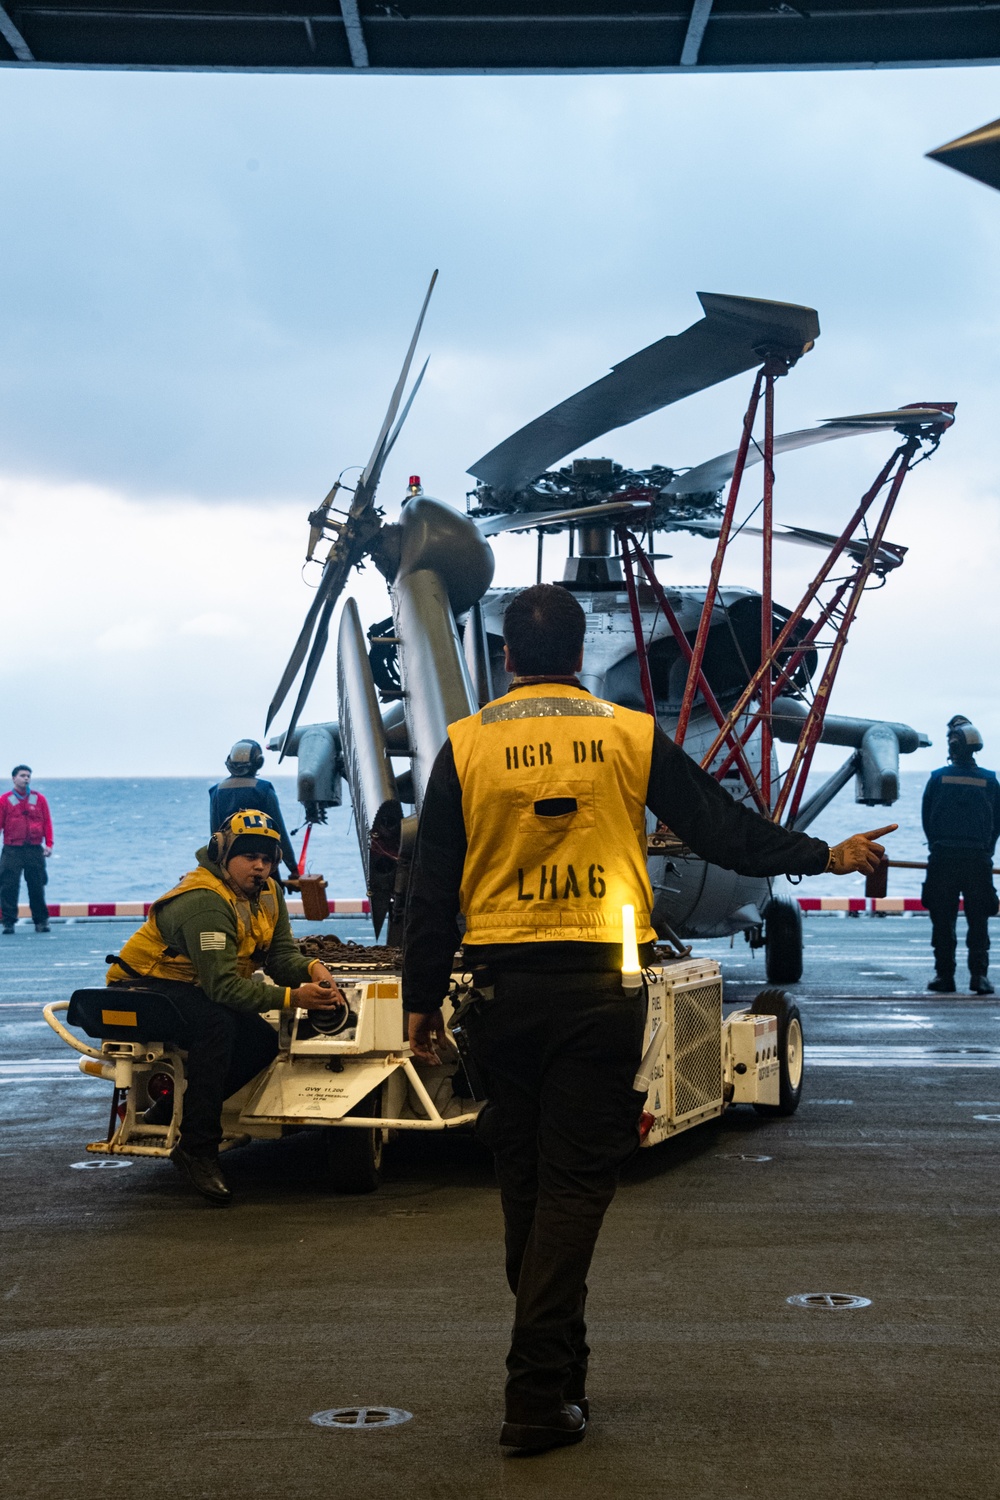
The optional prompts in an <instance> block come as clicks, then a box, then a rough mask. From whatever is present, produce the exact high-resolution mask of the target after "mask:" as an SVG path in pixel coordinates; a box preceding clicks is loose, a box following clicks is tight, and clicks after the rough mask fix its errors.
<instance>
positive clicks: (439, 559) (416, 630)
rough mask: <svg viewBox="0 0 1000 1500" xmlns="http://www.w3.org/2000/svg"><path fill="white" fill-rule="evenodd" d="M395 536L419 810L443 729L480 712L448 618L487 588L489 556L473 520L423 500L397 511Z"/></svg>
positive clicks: (395, 587)
mask: <svg viewBox="0 0 1000 1500" xmlns="http://www.w3.org/2000/svg"><path fill="white" fill-rule="evenodd" d="M400 531H401V537H400V554H399V566H398V568H397V570H396V574H395V577H394V579H393V582H392V589H391V593H392V613H393V619H394V621H395V627H396V638H397V640H398V642H399V646H398V649H399V671H400V679H401V681H402V684H403V705H404V708H405V711H406V727H407V734H408V739H409V745H410V753H411V756H412V760H411V767H412V784H413V795H414V798H415V802H416V806H417V809H418V811H419V809H420V805H421V803H422V802H423V794H424V788H425V787H426V785H427V779H428V777H429V776H430V773H431V766H432V765H433V764H434V759H435V757H436V755H437V753H438V751H439V750H440V748H441V746H442V745H443V744H444V741H445V739H446V737H447V734H448V725H449V724H453V723H454V722H455V720H456V719H463V718H465V717H466V716H467V715H468V714H474V713H475V712H476V710H477V709H478V707H479V699H478V696H477V694H476V692H475V691H474V689H473V685H472V680H471V678H470V675H469V668H468V666H467V664H466V660H465V655H464V652H463V649H462V643H461V641H460V639H459V635H458V627H457V625H456V623H455V616H456V615H457V614H460V613H463V612H464V611H466V610H468V609H471V608H472V606H473V605H474V604H476V603H477V602H478V601H479V600H480V599H481V598H482V596H483V594H485V592H486V590H487V589H488V588H489V586H490V582H491V580H492V578H493V552H492V550H491V548H490V546H489V544H488V542H486V541H485V540H484V539H483V537H482V536H481V535H480V533H479V528H478V527H477V526H476V525H475V523H474V522H473V521H470V520H469V519H468V518H467V517H466V516H463V515H461V514H460V513H459V512H458V511H457V510H452V508H451V506H449V505H442V503H441V502H440V501H439V500H431V499H429V498H427V497H426V496H420V497H418V498H417V499H414V500H411V501H409V502H408V503H407V504H406V505H405V506H404V507H403V514H402V516H401V517H400Z"/></svg>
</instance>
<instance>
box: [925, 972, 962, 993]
mask: <svg viewBox="0 0 1000 1500" xmlns="http://www.w3.org/2000/svg"><path fill="white" fill-rule="evenodd" d="M927 988H928V989H929V990H933V991H934V993H935V994H937V995H953V994H954V993H955V976H954V974H938V975H937V977H936V978H935V979H932V980H931V982H930V984H929V985H928V986H927Z"/></svg>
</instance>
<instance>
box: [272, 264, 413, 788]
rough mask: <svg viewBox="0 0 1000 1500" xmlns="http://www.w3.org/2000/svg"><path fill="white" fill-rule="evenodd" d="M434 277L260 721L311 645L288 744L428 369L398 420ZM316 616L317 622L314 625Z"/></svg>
mask: <svg viewBox="0 0 1000 1500" xmlns="http://www.w3.org/2000/svg"><path fill="white" fill-rule="evenodd" d="M437 277H438V273H437V271H435V272H434V274H433V275H432V276H431V279H430V285H429V286H428V288H427V293H426V295H425V297H424V301H423V305H422V307H421V309H420V316H419V317H418V318H417V324H416V327H415V328H414V330H413V337H412V338H411V339H410V346H409V348H408V349H407V351H406V358H405V359H404V360H403V367H402V369H401V370H400V372H399V379H398V380H397V381H396V385H395V388H394V389H393V393H392V396H391V398H390V401H389V406H388V408H387V410H386V414H385V419H384V421H383V422H382V426H381V428H380V430H379V435H378V437H377V439H376V441H375V446H374V448H373V449H372V454H371V458H370V459H369V460H368V463H367V466H366V468H365V471H364V473H363V474H362V476H361V479H360V480H359V481H358V487H357V489H356V490H355V491H354V498H353V500H352V501H351V506H350V509H349V511H348V513H347V521H346V522H345V524H344V526H343V529H342V530H341V532H340V535H339V536H338V538H337V541H336V542H335V544H334V546H333V547H332V549H331V551H330V556H329V557H328V558H327V560H326V563H325V565H324V568H323V576H322V578H321V580H320V585H319V588H318V589H317V590H316V597H315V598H314V599H313V602H312V604H311V605H310V607H309V613H308V614H307V615H306V618H305V623H304V625H303V626H302V629H301V630H300V632H299V636H298V640H297V641H296V642H295V647H294V649H293V651H292V654H291V656H290V657H289V659H288V665H287V666H286V667H285V670H284V672H283V673H282V676H281V681H280V682H279V683H278V686H277V689H276V691H275V694H274V697H273V698H272V699H271V703H270V705H269V707H268V710H267V720H266V723H265V726H264V728H265V732H266V731H267V730H268V729H269V728H270V726H271V722H272V720H273V719H274V717H275V715H276V714H277V712H278V710H279V709H280V708H281V705H282V704H283V703H284V701H285V698H286V697H287V695H288V691H289V689H290V688H291V685H292V683H293V682H294V681H295V678H296V676H297V675H298V671H299V668H300V667H301V666H302V663H303V661H304V660H305V658H306V652H307V651H309V660H308V663H307V666H306V671H305V675H304V676H303V679H302V686H301V687H300V689H299V695H298V698H297V699H296V703H295V711H294V713H293V715H292V720H291V723H290V724H289V726H288V729H287V730H286V731H285V738H284V743H285V744H288V742H289V740H290V738H291V734H292V731H293V730H294V728H295V726H296V724H297V723H298V717H299V714H300V713H301V711H302V709H303V707H304V706H305V701H306V699H307V698H308V696H309V689H310V688H311V687H312V684H313V681H314V679H315V676H316V672H317V671H318V669H319V664H320V661H321V660H322V657H323V652H324V650H325V649H326V643H327V638H328V636H329V628H330V615H331V613H332V611H333V607H334V605H335V604H336V602H337V600H338V599H339V597H340V595H341V593H342V592H343V589H344V585H345V584H346V582H347V577H348V574H349V573H350V571H351V569H352V568H353V567H356V566H357V564H358V563H360V562H361V559H362V558H363V557H364V555H365V553H366V551H367V550H368V547H369V546H370V545H371V543H372V541H373V539H374V537H375V535H376V534H377V533H378V531H379V523H378V519H377V514H376V511H375V504H374V502H375V491H376V489H377V488H378V482H379V479H380V478H381V477H382V469H383V467H384V465H385V461H386V459H387V458H388V456H389V453H390V452H391V451H392V445H393V443H395V441H396V439H397V437H398V436H399V434H400V431H401V429H402V426H403V423H404V422H405V421H406V418H407V415H408V414H409V410H410V407H411V406H412V405H413V398H414V396H415V395H416V394H417V391H418V390H419V388H420V383H421V381H422V380H423V378H424V372H425V371H426V369H427V363H428V362H427V361H426V360H425V361H424V366H423V369H422V370H421V371H420V374H419V375H418V376H417V379H416V382H415V383H414V386H413V389H412V390H411V392H410V394H409V397H408V398H407V401H406V405H405V406H404V407H403V411H402V415H401V416H400V418H399V421H398V422H397V421H396V413H397V412H398V411H399V403H400V401H401V399H402V395H403V391H404V389H405V388H406V381H407V378H408V377H409V373H410V366H411V365H412V363H413V355H414V352H415V350H416V347H417V340H418V339H419V337H420V330H421V329H422V328H423V324H424V317H425V315H426V313H427V306H428V303H429V302H430V300H431V293H432V292H433V290H434V284H435V282H436V281H437ZM394 422H395V424H396V425H395V427H393V423H394ZM390 429H391V435H390ZM317 622H319V623H318V625H317ZM314 629H315V630H316V638H315V640H313V643H312V649H311V650H310V646H309V643H310V640H312V636H313V631H314ZM282 758H284V752H282Z"/></svg>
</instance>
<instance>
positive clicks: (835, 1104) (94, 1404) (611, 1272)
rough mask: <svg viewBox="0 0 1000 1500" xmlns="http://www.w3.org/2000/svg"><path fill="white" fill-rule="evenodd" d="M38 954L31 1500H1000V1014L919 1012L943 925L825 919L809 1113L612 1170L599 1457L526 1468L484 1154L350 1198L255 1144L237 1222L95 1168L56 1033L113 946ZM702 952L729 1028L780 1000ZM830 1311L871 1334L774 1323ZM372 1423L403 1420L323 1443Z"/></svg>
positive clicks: (24, 1255)
mask: <svg viewBox="0 0 1000 1500" xmlns="http://www.w3.org/2000/svg"><path fill="white" fill-rule="evenodd" d="M24 926H25V924H21V926H20V927H19V929H18V932H17V934H16V936H15V937H14V938H9V939H4V940H2V947H0V1037H2V1047H0V1085H2V1089H0V1120H2V1124H3V1135H2V1145H0V1152H2V1156H3V1178H4V1182H5V1192H4V1197H3V1204H2V1214H3V1220H4V1244H3V1254H2V1264H3V1288H2V1290H3V1297H4V1300H3V1312H4V1316H3V1320H2V1330H0V1347H2V1350H3V1362H4V1367H5V1370H6V1381H5V1386H6V1389H5V1407H6V1412H5V1415H6V1421H5V1431H6V1445H5V1446H6V1454H5V1456H4V1458H3V1459H0V1476H3V1478H4V1480H5V1487H6V1491H7V1492H8V1493H10V1494H11V1495H16V1496H18V1500H49V1497H51V1496H55V1495H60V1494H63V1493H64V1492H68V1493H71V1494H73V1495H74V1496H75V1497H77V1500H105V1497H106V1496H108V1495H111V1494H119V1493H126V1494H127V1493H133V1494H134V1493H143V1494H147V1493H150V1492H152V1491H154V1490H155V1491H156V1492H159V1491H160V1490H162V1491H163V1492H164V1493H168V1494H170V1495H172V1496H177V1497H180V1500H188V1497H192V1500H193V1497H205V1500H223V1497H230V1496H239V1497H241V1500H242V1497H247V1500H257V1497H261V1500H264V1497H282V1500H284V1497H291V1496H295V1497H296V1500H313V1497H316V1500H319V1497H323V1500H328V1497H330V1496H336V1497H337V1500H398V1497H399V1496H401V1495H406V1496H410V1497H413V1500H453V1497H454V1500H458V1497H461V1500H473V1497H474V1500H494V1497H496V1500H500V1497H503V1500H510V1497H520V1496H524V1497H536V1496H537V1497H542V1496H545V1497H546V1500H549V1497H559V1496H566V1497H570V1496H573V1497H574V1500H577V1497H583V1500H590V1497H593V1500H611V1497H617V1496H624V1495H632V1494H634V1495H636V1496H641V1497H643V1500H710V1497H711V1500H736V1497H742V1496H749V1497H752V1500H765V1497H766V1500H799V1497H800V1496H801V1495H803V1494H809V1495H810V1496H811V1497H814V1500H834V1497H836V1500H868V1497H879V1500H884V1497H900V1500H918V1497H919V1500H923V1497H927V1500H965V1497H969V1500H972V1497H976V1500H981V1497H983V1496H988V1495H992V1494H996V1493H998V1492H1000V1464H998V1459H997V1450H996V1441H995V1422H996V1410H997V1400H998V1396H1000V1381H998V1377H997V1361H996V1353H995V1351H996V1347H997V1341H998V1333H1000V1311H998V1303H997V1299H996V1296H995V1290H994V1288H995V1276H994V1266H995V1260H996V1242H997V1230H998V1222H997V1221H998V1210H997V1196H998V1189H997V1173H996V1160H997V1147H998V1144H1000V1001H998V999H997V997H987V998H984V999H977V998H975V997H972V996H970V995H967V994H959V995H957V996H955V997H949V998H937V997H931V996H928V995H927V994H926V992H925V989H924V986H925V985H926V981H927V979H928V978H929V977H930V974H931V972H932V970H931V966H930V963H929V937H930V930H929V923H928V922H927V920H926V919H925V918H919V917H917V918H913V919H907V918H885V919H877V918H861V919H857V920H852V919H840V918H837V917H817V918H810V919H808V920H807V921H806V924H805V934H806V969H805V978H804V980H803V982H802V983H801V984H799V985H797V986H794V987H792V991H793V993H794V995H795V999H796V1001H797V1003H798V1004H799V1006H800V1007H801V1010H802V1015H803V1024H804V1029H805V1038H806V1078H805V1093H804V1098H803V1103H802V1106H801V1108H800V1110H799V1112H798V1113H797V1114H796V1115H795V1116H793V1117H792V1118H790V1119H783V1120H776V1121H775V1120H769V1119H768V1120H765V1119H762V1118H761V1117H759V1116H757V1115H755V1114H754V1113H753V1112H752V1111H751V1110H749V1109H745V1108H741V1109H739V1110H736V1111H731V1112H729V1113H727V1114H726V1115H725V1116H724V1117H723V1119H722V1120H721V1121H719V1122H716V1123H714V1124H711V1125H707V1126H703V1127H700V1128H699V1129H697V1130H694V1131H691V1132H689V1133H688V1134H686V1135H683V1136H681V1137H679V1138H678V1139H677V1140H675V1141H674V1142H668V1143H666V1144H665V1145H663V1146H660V1147H657V1148H656V1149H654V1150H651V1151H645V1152H643V1153H642V1154H641V1156H640V1157H639V1158H637V1160H636V1161H635V1162H634V1163H633V1164H632V1166H631V1167H630V1168H629V1169H628V1171H627V1173H626V1176H625V1180H624V1181H623V1184H622V1187H621V1190H620V1193H619V1196H618V1198H617V1200H616V1202H615V1204H614V1205H613V1207H612V1209H611V1211H610V1213H609V1215H608V1218H607V1221H606V1224H605V1228H604V1231H603V1234H602V1237H601V1240H600V1243H599V1246H598V1251H597V1256H596V1258H595V1263H594V1269H593V1273H592V1276H591V1299H590V1309H589V1317H590V1324H591V1342H592V1344H593V1346H594V1350H595V1354H594V1360H593V1366H592V1373H591V1380H590V1390H589V1394H590V1399H591V1408H592V1413H593V1418H592V1422H591V1430H590V1432H589V1434H588V1437H587V1440H586V1442H585V1443H584V1444H583V1445H582V1446H580V1447H579V1448H574V1449H572V1450H563V1451H560V1452H556V1453H552V1454H549V1455H546V1456H543V1457H540V1458H536V1459H533V1460H530V1461H520V1460H512V1459H504V1458H502V1457H501V1456H500V1450H499V1449H498V1447H497V1445H496V1437H497V1431H498V1424H499V1419H500V1415H501V1390H502V1374H503V1358H504V1354H505V1351H506V1337H507V1333H508V1330H509V1324H510V1316H511V1301H510V1297H509V1293H508V1292H507V1290H506V1287H505V1285H504V1282H503V1272H502V1246H501V1232H502V1231H501V1219H500V1209H499V1202H498V1198H497V1193H496V1190H495V1187H494V1185H493V1178H492V1171H491V1167H490V1163H489V1161H488V1159H487V1158H486V1157H485V1156H484V1154H483V1153H482V1152H481V1150H480V1148H479V1147H478V1146H477V1144H476V1143H475V1141H474V1140H472V1139H471V1138H469V1137H467V1136H462V1135H455V1136H451V1135H434V1136H429V1137H428V1136H409V1137H406V1138H403V1139H400V1140H399V1141H397V1142H396V1144H395V1145H394V1146H393V1147H392V1148H391V1149H390V1150H389V1151H388V1152H387V1153H386V1166H385V1173H384V1181H383V1185H382V1187H381V1189H380V1190H379V1191H378V1192H377V1193H374V1194H372V1195H370V1196H366V1197H334V1196H332V1195H331V1194H329V1193H327V1192H325V1191H324V1190H323V1189H322V1188H320V1187H317V1185H316V1181H315V1178H316V1176H317V1174H318V1172H319V1156H320V1148H319V1143H318V1137H317V1136H316V1135H315V1134H302V1135H299V1136H295V1137H293V1138H290V1139H286V1140H283V1141H274V1142H268V1141H258V1142H254V1143H253V1144H252V1145H250V1146H248V1147H247V1148H245V1149H242V1150H238V1151H234V1152H232V1153H230V1154H228V1155H227V1157H226V1159H225V1169H226V1172H227V1175H228V1177H229V1180H230V1182H231V1185H232V1186H233V1188H234V1190H235V1192H236V1193H237V1194H238V1195H239V1196H238V1202H237V1203H235V1204H234V1205H233V1206H232V1207H231V1208H229V1209H224V1210H218V1209H214V1208H213V1207H212V1206H211V1205H209V1204H206V1203H203V1202H202V1201H201V1200H199V1199H198V1198H196V1197H194V1196H193V1195H192V1194H191V1193H190V1190H189V1189H188V1188H187V1186H186V1183H185V1181H184V1180H183V1179H182V1178H181V1177H180V1175H179V1174H178V1173H176V1172H175V1171H174V1170H173V1169H172V1168H171V1167H170V1166H169V1165H167V1164H166V1163H163V1162H145V1161H133V1162H131V1164H129V1165H127V1166H125V1167H120V1166H118V1164H117V1163H114V1164H112V1163H110V1162H105V1161H103V1160H99V1159H95V1158H90V1159H89V1160H88V1158H87V1155H86V1152H85V1150H84V1146H85V1143H86V1142H87V1141H88V1140H92V1139H94V1138H95V1135H101V1134H103V1131H104V1128H105V1126H106V1120H107V1110H108V1104H109V1093H110V1089H109V1086H108V1085H107V1084H105V1083H102V1082H99V1081H97V1080H90V1079H86V1078H84V1077H82V1076H81V1075H80V1074H79V1072H78V1071H77V1069H76V1063H75V1060H74V1058H73V1057H71V1056H70V1055H69V1054H68V1053H67V1050H66V1048H65V1047H64V1046H63V1045H62V1044H61V1043H60V1042H59V1040H58V1038H57V1037H56V1036H55V1035H54V1034H53V1033H52V1032H51V1031H50V1030H49V1028H48V1027H47V1026H46V1025H45V1023H44V1021H43V1020H42V1018H41V1006H42V1004H44V1003H45V1002H46V1001H49V1000H54V999H61V998H68V995H69V993H70V991H71V990H72V989H73V988H75V987H77V986H82V985H84V984H93V983H99V982H100V978H101V976H102V975H103V970H104V963H103V957H104V954H105V953H106V952H108V951H110V950H111V949H113V948H114V947H116V946H117V945H118V943H120V941H121V939H122V937H123V936H124V934H125V933H126V931H127V930H128V928H127V924H122V923H110V922H109V923H103V922H89V923H84V922H81V923H78V924H74V925H63V924H56V923H54V924H53V931H52V934H51V935H50V936H48V937H43V936H36V935H35V934H34V933H33V932H32V931H30V930H28V931H25V930H24ZM991 926H992V928H993V931H994V937H996V935H997V932H998V930H1000V924H998V923H993V924H991ZM296 930H297V932H300V931H302V930H303V929H302V928H300V927H299V926H298V924H297V926H296ZM324 930H327V931H329V930H335V931H337V932H339V933H340V934H341V935H342V936H344V937H357V938H363V935H364V929H363V924H361V923H352V922H343V923H336V924H335V923H328V924H326V927H325V929H324ZM695 951H696V952H697V953H700V954H704V955H705V956H709V957H713V958H716V959H718V960H719V962H720V963H721V964H722V966H723V973H724V976H725V983H726V999H727V1003H733V1002H739V1003H744V1002H746V1001H749V1000H750V999H751V998H752V997H753V995H755V994H756V993H757V992H758V991H759V990H760V989H761V988H763V987H764V985H765V980H764V977H763V962H762V957H761V955H760V954H757V955H753V954H751V952H750V950H749V949H748V948H747V947H746V945H745V944H744V943H743V942H742V940H740V939H738V940H737V942H736V944H735V946H734V947H732V948H730V946H729V943H728V941H725V942H711V943H704V944H696V945H695ZM80 1163H85V1167H81V1166H79V1165H78V1164H80ZM115 1168H117V1169H115ZM815 1292H831V1293H848V1294H854V1295H856V1296H859V1297H863V1298H867V1299H869V1300H870V1305H869V1306H867V1307H861V1308H855V1309H850V1308H811V1307H806V1308H803V1307H795V1306H792V1305H790V1304H789V1302H788V1298H790V1297H793V1296H795V1295H796V1294H800V1293H815ZM379 1404H384V1405H386V1406H391V1407H398V1408H402V1409H403V1410H405V1411H407V1412H410V1413H412V1419H411V1420H409V1421H406V1422H404V1423H402V1424H401V1425H399V1426H395V1427H392V1428H386V1429H385V1430H382V1431H379V1430H369V1431H357V1430H331V1429H329V1428H323V1427H317V1426H315V1425H312V1424H310V1421H309V1418H310V1416H311V1415H313V1414H315V1413H317V1412H321V1411H324V1410H327V1409H330V1408H335V1407H351V1406H359V1405H366V1406H376V1405H379Z"/></svg>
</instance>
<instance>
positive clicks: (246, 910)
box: [107, 865, 279, 985]
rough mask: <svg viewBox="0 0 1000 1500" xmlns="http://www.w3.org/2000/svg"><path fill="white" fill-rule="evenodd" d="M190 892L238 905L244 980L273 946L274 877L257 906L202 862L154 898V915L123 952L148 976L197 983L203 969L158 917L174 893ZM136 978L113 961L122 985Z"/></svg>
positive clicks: (113, 977) (112, 974)
mask: <svg viewBox="0 0 1000 1500" xmlns="http://www.w3.org/2000/svg"><path fill="white" fill-rule="evenodd" d="M186 891H215V893H216V895H218V896H221V897H222V898H223V900H224V901H227V902H228V903H229V905H230V906H231V907H232V908H233V910H234V911H235V913H236V968H237V971H238V972H239V975H240V978H241V979H249V978H250V975H251V974H252V973H253V971H254V969H255V968H257V967H258V965H259V962H260V960H261V959H262V958H263V956H264V954H265V953H266V952H267V950H268V948H269V947H270V946H271V939H272V938H273V936H274V929H275V927H276V926H277V924H278V911H279V903H278V887H277V885H276V884H275V882H274V881H273V880H269V881H268V882H267V885H266V886H265V888H264V889H263V890H262V891H261V893H260V897H259V898H258V901H257V906H256V910H255V909H254V907H252V906H251V904H250V902H249V901H247V900H246V899H244V898H242V897H239V896H237V894H236V892H235V891H234V890H233V889H232V888H231V887H230V886H228V885H227V884H226V882H225V881H224V880H220V879H219V877H218V876H217V875H213V874H212V872H211V870H206V869H205V868H204V867H203V866H201V865H199V866H198V868H197V869H196V870H189V871H188V873H187V874H186V875H185V876H184V878H183V880H182V881H181V883H180V885H175V886H174V888H173V890H172V891H168V892H167V894H166V895H165V896H161V897H160V899H159V900H158V901H155V902H154V903H153V905H152V906H151V907H150V909H149V916H148V917H147V918H146V920H145V922H144V923H143V925H142V926H141V927H140V928H139V931H138V932H135V933H133V934H132V936H131V937H130V938H129V940H128V942H127V943H126V944H125V946H124V947H123V948H122V950H121V954H120V955H119V956H120V957H121V958H122V960H123V961H124V962H125V963H126V964H128V966H129V968H130V969H134V970H135V972H136V973H137V974H141V975H142V976H143V978H144V979H175V980H177V981H178V982H179V983H180V984H194V985H196V984H197V983H198V971H197V969H196V968H195V966H194V964H193V963H192V962H191V960H190V959H189V958H188V957H187V956H186V955H185V954H183V953H178V952H177V951H176V949H174V948H170V947H168V945H167V944H166V943H165V942H164V940H163V936H162V934H161V933H160V929H159V927H158V926H157V922H156V917H157V913H158V912H159V911H160V909H161V907H163V906H165V905H166V904H167V902H168V901H173V899H174V897H175V896H183V895H184V893H185V892H186ZM133 977H134V975H132V974H130V973H129V972H128V969H125V968H122V967H120V966H119V965H118V964H112V965H111V968H110V969H109V970H108V973H107V982H108V983H109V984H117V983H118V982H119V981H120V980H122V979H132V978H133Z"/></svg>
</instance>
